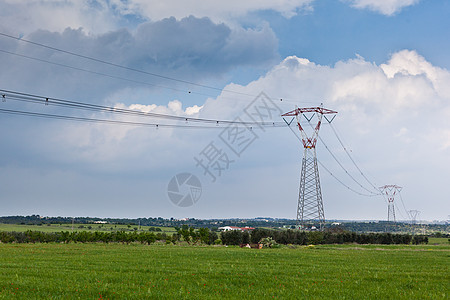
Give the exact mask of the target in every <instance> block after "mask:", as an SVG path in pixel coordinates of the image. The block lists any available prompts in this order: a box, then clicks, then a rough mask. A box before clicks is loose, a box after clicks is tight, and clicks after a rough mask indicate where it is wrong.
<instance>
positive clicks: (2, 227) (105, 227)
mask: <svg viewBox="0 0 450 300" xmlns="http://www.w3.org/2000/svg"><path fill="white" fill-rule="evenodd" d="M89 226H90V227H91V228H90V229H89V228H88V227H89ZM150 227H155V228H161V230H162V231H160V232H161V233H163V232H165V233H169V234H172V233H175V232H176V231H175V228H173V227H158V226H141V227H140V230H142V231H148V229H149V228H150ZM134 228H137V229H138V230H139V226H138V225H131V226H130V227H128V225H115V224H74V225H73V230H74V231H109V232H111V231H118V230H125V231H133V230H134ZM27 230H32V231H43V232H60V231H72V224H43V225H18V224H0V231H17V232H23V231H27ZM155 233H157V232H155Z"/></svg>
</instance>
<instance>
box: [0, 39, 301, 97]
mask: <svg viewBox="0 0 450 300" xmlns="http://www.w3.org/2000/svg"><path fill="white" fill-rule="evenodd" d="M0 36H3V37H6V38H10V39H14V40H16V41H19V42H23V43H28V44H31V45H35V46H39V47H42V48H46V49H49V50H53V51H57V52H61V53H64V54H68V55H72V56H75V57H79V58H83V59H87V60H90V61H94V62H97V63H101V64H105V65H108V66H112V67H116V68H120V69H123V70H127V71H132V72H136V73H140V74H145V75H150V76H154V77H157V78H161V79H165V80H169V81H173V82H179V83H184V84H188V85H192V86H197V87H201V88H206V89H209V90H214V91H218V92H226V93H232V94H235V95H241V96H247V97H253V98H254V97H257V95H252V94H248V93H243V92H238V91H233V90H228V89H222V88H219V87H215V86H210V85H206V84H200V83H196V82H193V81H188V80H183V79H179V78H175V77H171V76H166V75H161V74H158V73H154V72H148V71H144V70H141V69H137V68H132V67H127V66H124V65H120V64H117V63H113V62H110V61H106V60H102V59H98V58H95V57H90V56H87V55H83V54H79V53H75V52H72V51H68V50H64V49H60V48H56V47H53V46H49V45H45V44H42V43H38V42H33V41H30V40H26V39H23V38H18V37H15V36H12V35H9V34H6V33H3V32H0ZM1 52H4V53H8V54H13V55H18V56H22V57H24V58H29V59H34V60H37V61H41V62H46V63H51V64H55V65H59V66H65V67H69V68H72V69H78V70H80V71H83V69H81V68H77V67H71V66H67V65H63V64H58V63H53V62H49V61H46V60H43V59H39V58H32V57H30V56H26V55H22V54H15V53H12V52H9V51H6V50H2V51H1ZM88 72H90V71H88ZM93 73H97V74H98V75H104V74H100V73H98V72H93ZM106 76H108V75H106ZM109 77H113V76H109ZM113 78H114V77H113ZM116 79H118V78H116ZM160 87H162V86H160ZM165 88H167V87H165ZM169 89H172V88H169ZM189 92H191V91H189ZM197 94H200V93H197ZM207 96H210V95H207ZM270 99H271V100H277V101H285V102H289V101H292V100H293V99H287V98H282V97H280V98H270ZM294 101H295V100H294ZM303 102H304V101H303Z"/></svg>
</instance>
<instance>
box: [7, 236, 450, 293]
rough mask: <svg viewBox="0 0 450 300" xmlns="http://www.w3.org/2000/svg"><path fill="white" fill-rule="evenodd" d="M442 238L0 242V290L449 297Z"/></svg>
mask: <svg viewBox="0 0 450 300" xmlns="http://www.w3.org/2000/svg"><path fill="white" fill-rule="evenodd" d="M449 254H450V247H449V246H429V245H426V246H403V247H400V246H361V245H344V246H343V245H336V246H309V247H308V246H307V247H298V248H295V249H290V248H288V247H284V248H281V249H261V250H257V249H246V248H243V249H241V248H237V247H212V246H209V247H198V246H178V245H151V246H145V245H137V244H133V245H121V244H107V245H105V244H0V298H4V299H10V298H17V299H30V298H46V299H52V298H53V299H63V298H64V299H66V298H68V299H95V298H97V299H98V298H103V299H106V298H110V299H124V298H127V299H145V298H153V299H155V298H156V299H179V298H181V299H224V298H225V299H229V298H234V299H238V298H240V299H268V298H278V299H448V292H449V284H448V283H449V281H450V277H449Z"/></svg>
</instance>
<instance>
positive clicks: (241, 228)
mask: <svg viewBox="0 0 450 300" xmlns="http://www.w3.org/2000/svg"><path fill="white" fill-rule="evenodd" d="M253 229H255V228H253V227H248V226H245V227H237V226H223V227H219V230H220V231H230V230H240V231H247V230H253Z"/></svg>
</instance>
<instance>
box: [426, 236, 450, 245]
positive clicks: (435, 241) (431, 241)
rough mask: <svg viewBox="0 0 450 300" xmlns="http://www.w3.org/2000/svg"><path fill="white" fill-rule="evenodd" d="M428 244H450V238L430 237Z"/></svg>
mask: <svg viewBox="0 0 450 300" xmlns="http://www.w3.org/2000/svg"><path fill="white" fill-rule="evenodd" d="M428 244H430V245H450V242H449V238H435V237H430V238H428Z"/></svg>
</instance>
